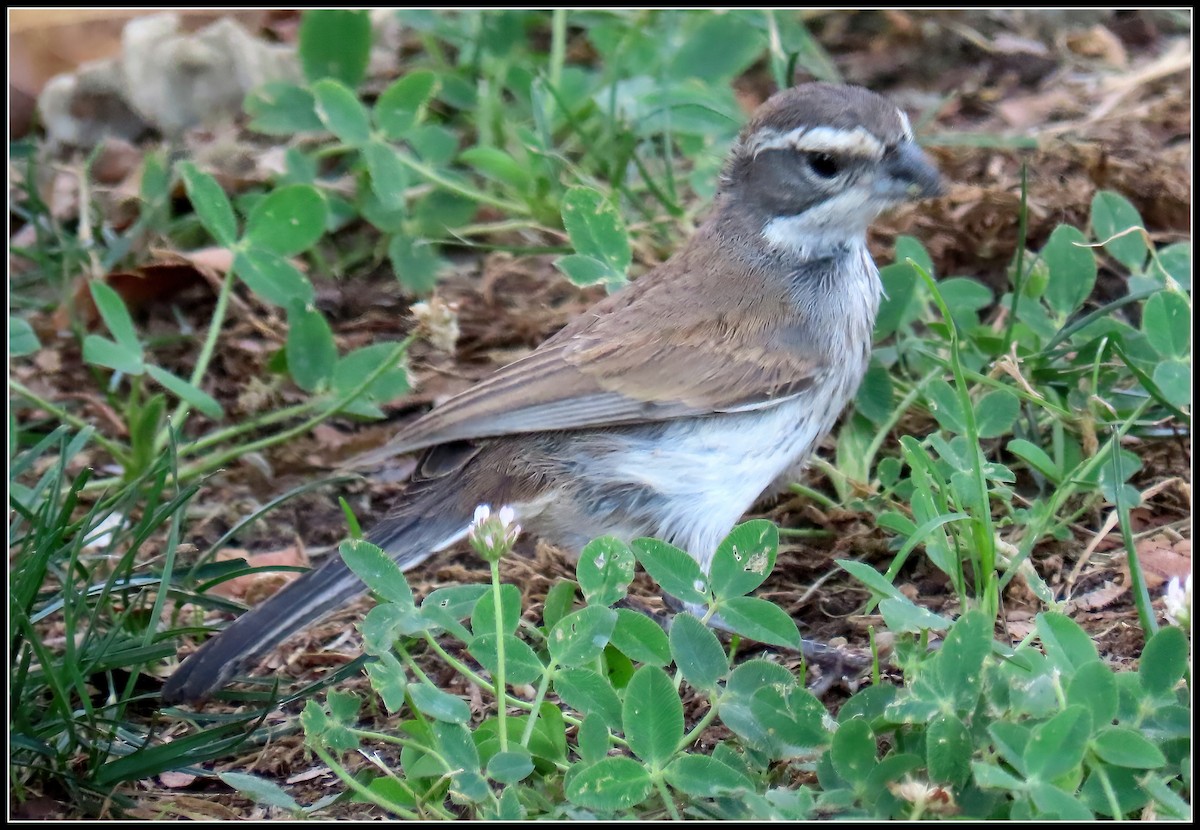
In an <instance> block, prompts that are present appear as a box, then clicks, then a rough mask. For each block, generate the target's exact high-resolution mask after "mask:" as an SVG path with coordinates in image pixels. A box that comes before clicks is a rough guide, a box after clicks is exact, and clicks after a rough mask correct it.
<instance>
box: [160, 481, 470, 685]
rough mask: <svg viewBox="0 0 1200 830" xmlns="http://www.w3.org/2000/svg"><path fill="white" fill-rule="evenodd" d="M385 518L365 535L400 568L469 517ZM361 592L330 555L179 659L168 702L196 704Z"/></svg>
mask: <svg viewBox="0 0 1200 830" xmlns="http://www.w3.org/2000/svg"><path fill="white" fill-rule="evenodd" d="M415 507H416V505H411V506H410V508H409V510H406V511H405V514H402V515H399V516H394V517H392V518H390V519H387V520H385V521H384V522H382V523H381V524H380V525H379V526H377V527H376V528H374V530H373V531H372V532H371V533H370V534H368V537H367V538H368V539H369V540H370V541H372V542H374V543H375V544H377V545H379V547H381V548H383V550H384V551H386V552H387V553H389V554H390V555H391V556H392V558H393V559H395V560H396V562H397V564H399V565H400V567H401V568H402V569H403V570H408V569H409V568H413V567H416V566H417V565H419V564H420V563H421V562H424V561H425V560H426V559H427V558H428V557H429V556H430V555H431V554H433V553H436V552H437V551H439V550H441V549H442V548H445V547H447V546H449V545H450V544H452V543H453V542H455V541H457V540H458V539H459V538H461V536H462V535H463V533H464V532H465V530H466V527H467V522H468V519H469V517H466V516H463V517H455V516H446V515H440V516H439V515H436V513H435V514H433V515H430V513H429V512H427V511H423V510H418V509H413V508H415ZM365 591H366V586H365V585H364V584H363V582H362V580H360V579H359V578H358V576H356V575H355V574H354V572H353V571H351V570H350V568H349V567H347V566H346V563H345V562H344V561H342V557H341V556H340V555H339V554H336V553H335V554H333V555H332V556H331V557H330V558H329V559H328V560H327V561H326V562H324V563H323V564H322V565H321V566H320V567H318V568H315V569H313V570H311V571H309V572H308V573H305V574H303V575H302V576H301V577H300V578H299V579H296V580H294V581H293V582H291V583H290V584H288V585H287V586H285V587H284V588H283V590H281V591H279V593H277V594H275V595H274V596H273V597H271V598H270V599H268V600H267V601H266V602H264V603H262V604H261V605H259V606H257V607H255V608H254V609H252V610H250V611H248V612H246V613H245V614H243V615H242V616H240V617H238V618H237V619H236V620H235V621H234V622H233V623H232V624H231V625H230V626H229V627H228V628H226V629H225V630H224V631H222V632H221V633H219V634H218V635H217V636H215V637H213V638H212V639H210V640H209V641H208V642H206V643H205V644H204V645H203V646H201V647H200V649H199V650H198V651H196V652H195V653H194V654H192V655H191V656H190V657H188V658H187V659H186V660H184V662H183V664H182V665H181V666H180V667H179V668H178V669H176V670H175V673H174V674H172V675H171V676H170V677H169V678H167V682H166V683H165V684H164V685H163V689H162V699H163V702H165V703H168V704H176V703H184V702H186V703H199V702H200V701H203V700H205V699H206V698H207V697H208V696H209V695H210V694H212V693H213V692H214V691H216V690H218V689H220V688H221V687H222V686H224V685H225V684H226V683H228V682H229V680H230V678H231V677H233V675H234V674H236V673H237V672H239V671H240V670H242V669H243V668H245V667H247V666H248V665H250V663H251V661H253V660H255V659H256V658H258V657H261V656H262V655H263V654H265V653H266V652H267V651H269V650H271V649H272V648H274V647H275V646H277V645H278V644H279V643H281V642H282V641H283V640H285V639H287V638H288V637H289V636H290V635H292V634H294V633H295V632H297V631H300V630H301V629H303V628H306V627H308V626H309V625H312V624H313V623H315V622H317V621H318V620H320V619H322V618H323V617H325V616H327V615H328V614H331V613H333V612H334V611H336V610H337V609H339V608H341V607H342V606H344V605H346V604H347V603H349V602H350V601H351V600H353V599H355V598H356V597H358V596H359V595H361V594H362V593H364V592H365Z"/></svg>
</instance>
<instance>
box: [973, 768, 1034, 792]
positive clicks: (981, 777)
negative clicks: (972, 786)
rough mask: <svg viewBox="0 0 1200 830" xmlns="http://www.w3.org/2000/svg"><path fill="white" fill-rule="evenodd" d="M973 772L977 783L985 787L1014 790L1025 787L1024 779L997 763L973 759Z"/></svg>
mask: <svg viewBox="0 0 1200 830" xmlns="http://www.w3.org/2000/svg"><path fill="white" fill-rule="evenodd" d="M971 772H972V773H973V774H974V776H975V783H976V784H977V785H979V786H980V787H983V788H985V789H1002V790H1012V791H1014V792H1018V791H1020V790H1023V789H1025V782H1024V781H1022V780H1021V779H1019V778H1017V777H1015V776H1014V775H1013V774H1012V773H1010V772H1007V771H1006V770H1005V769H1004V768H1003V767H1000V766H997V765H996V764H986V763H984V762H982V761H972V762H971Z"/></svg>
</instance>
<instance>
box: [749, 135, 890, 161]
mask: <svg viewBox="0 0 1200 830" xmlns="http://www.w3.org/2000/svg"><path fill="white" fill-rule="evenodd" d="M751 147H752V148H753V152H754V154H755V155H758V154H759V153H761V152H762V151H763V150H796V151H798V152H801V153H830V154H845V155H851V156H863V157H866V158H871V159H875V160H876V161H878V160H879V159H881V158H883V153H884V146H883V142H882V141H880V140H879V139H878V138H876V137H875V136H873V135H872V134H871V133H870V132H868V131H867V130H865V129H863V128H862V127H855V128H854V129H852V130H839V129H836V128H834V127H797V128H796V129H794V130H791V131H789V132H786V133H781V132H779V131H778V130H763V131H761V132H759V133H757V134H756V135H755V136H754V137H753V139H752V140H751Z"/></svg>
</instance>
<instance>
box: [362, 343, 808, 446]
mask: <svg viewBox="0 0 1200 830" xmlns="http://www.w3.org/2000/svg"><path fill="white" fill-rule="evenodd" d="M565 333H566V332H564V334H565ZM712 334H713V335H714V336H712V337H703V336H700V332H699V331H698V330H697V329H695V328H691V329H682V328H667V329H660V330H657V331H651V332H645V333H636V332H635V333H626V334H624V335H623V336H622V337H619V338H613V337H611V336H601V334H600V333H598V332H597V333H593V332H588V331H584V332H581V333H579V334H575V335H574V336H570V337H567V338H554V339H553V340H551V341H548V342H547V343H545V344H544V345H543V346H542V347H541V348H539V349H538V350H537V351H535V352H533V353H532V354H530V355H528V356H527V357H524V358H522V359H520V360H517V361H515V362H514V363H511V364H509V365H508V366H505V367H504V368H502V369H500V370H499V371H497V372H496V373H495V374H493V375H491V376H490V377H487V378H485V379H484V380H482V381H480V382H479V383H478V384H476V385H475V386H473V387H472V388H470V389H468V390H466V391H465V392H463V393H461V394H459V395H456V396H455V397H453V398H451V399H450V400H448V401H446V402H445V403H444V404H442V405H441V406H439V407H437V408H436V409H434V410H432V411H431V412H429V413H427V414H426V415H424V416H423V417H421V418H419V419H418V420H416V421H414V422H413V423H411V424H409V425H408V426H407V427H405V428H404V429H402V430H401V431H400V432H399V433H398V434H397V435H396V436H395V437H394V438H393V439H392V440H391V441H389V442H388V443H387V444H386V445H385V446H383V447H381V448H379V449H378V450H375V451H373V452H370V453H367V454H365V455H363V456H360V457H359V458H357V459H355V460H354V462H352V463H353V465H354V466H374V465H377V464H379V463H382V462H383V461H385V460H387V459H388V458H390V457H392V456H395V455H399V454H403V453H408V452H412V451H414V450H419V449H422V448H424V447H430V446H433V445H436V444H442V443H446V442H449V441H460V440H465V439H475V438H490V437H496V436H500V435H512V434H517V433H528V432H541V431H546V430H570V429H587V428H594V427H604V426H610V425H618V424H632V423H645V422H649V421H662V420H669V419H673V418H681V417H687V416H695V415H708V414H713V413H718V412H732V411H738V410H743V409H755V408H763V407H769V406H774V405H776V404H778V403H780V402H781V401H784V400H787V399H788V398H790V397H792V396H794V395H796V394H798V393H800V392H802V391H803V390H804V389H806V388H808V386H809V385H810V384H811V383H812V382H813V380H814V378H815V377H816V376H817V375H818V373H820V372H821V371H822V370H823V366H822V364H821V363H820V362H819V361H818V360H817V359H815V358H814V357H813V356H812V355H811V354H802V353H798V352H796V351H793V350H791V349H781V348H778V347H776V348H768V347H767V346H766V340H765V338H762V337H755V338H751V342H746V341H747V338H745V337H742V338H730V337H728V336H724V337H722V336H716V335H717V334H718V333H717V332H713V333H712ZM725 334H726V335H727V334H728V332H725ZM755 341H757V342H755Z"/></svg>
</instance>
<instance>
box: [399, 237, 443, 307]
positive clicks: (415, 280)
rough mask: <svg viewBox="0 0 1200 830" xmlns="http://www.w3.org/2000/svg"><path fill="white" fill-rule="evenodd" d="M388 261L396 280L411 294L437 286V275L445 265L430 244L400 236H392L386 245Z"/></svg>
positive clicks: (427, 291) (423, 291)
mask: <svg viewBox="0 0 1200 830" xmlns="http://www.w3.org/2000/svg"><path fill="white" fill-rule="evenodd" d="M388 259H390V260H391V263H392V271H393V272H394V273H395V274H396V279H398V280H400V284H401V285H403V286H404V287H405V288H406V289H407V290H408V291H410V292H412V293H413V294H428V293H429V292H430V291H432V290H433V286H434V285H436V284H437V278H438V274H440V273H441V272H442V270H443V269H444V268H445V267H446V265H447V263H446V261H445V260H444V259H442V258H441V257H439V256H438V255H437V249H436V248H434V246H433V245H432V244H431V243H429V242H423V241H420V240H416V239H412V238H410V237H407V236H403V235H401V234H397V235H396V236H393V237H392V241H391V242H390V243H389V244H388Z"/></svg>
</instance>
